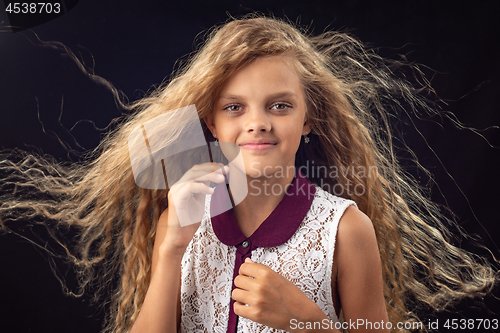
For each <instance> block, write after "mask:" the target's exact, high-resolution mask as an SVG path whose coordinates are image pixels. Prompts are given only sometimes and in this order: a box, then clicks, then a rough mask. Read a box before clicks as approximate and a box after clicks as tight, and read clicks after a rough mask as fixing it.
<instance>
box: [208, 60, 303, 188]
mask: <svg viewBox="0 0 500 333" xmlns="http://www.w3.org/2000/svg"><path fill="white" fill-rule="evenodd" d="M207 124H208V125H209V127H210V129H211V130H212V133H213V134H214V135H215V136H216V137H217V139H219V141H220V142H223V143H224V142H227V143H229V144H234V145H236V146H238V147H239V149H241V153H242V157H243V163H244V167H245V172H246V174H247V175H249V176H253V177H262V176H266V177H272V176H273V175H274V176H277V177H278V176H281V177H287V175H288V176H290V175H292V177H293V172H292V171H293V166H294V165H295V154H296V152H297V149H298V147H299V144H300V140H301V136H302V135H305V134H306V133H309V132H310V127H309V124H308V122H307V117H306V103H305V98H304V92H303V89H302V86H301V84H300V81H299V78H298V76H297V74H296V73H295V71H294V69H293V68H292V66H291V65H289V64H288V63H287V62H286V61H284V59H283V58H282V57H261V58H258V59H256V60H254V61H253V62H252V63H250V64H249V65H247V66H245V67H243V68H241V69H240V70H238V71H237V72H236V73H235V74H233V75H232V76H231V77H230V78H229V80H228V81H227V82H226V83H225V85H224V86H223V88H222V90H221V93H220V95H219V96H218V98H217V100H216V103H215V108H214V112H213V116H212V117H210V118H209V119H207ZM224 145H226V144H222V145H221V147H222V148H224ZM280 171H281V174H279V175H278V172H280ZM287 171H288V174H287ZM287 178H288V177H287Z"/></svg>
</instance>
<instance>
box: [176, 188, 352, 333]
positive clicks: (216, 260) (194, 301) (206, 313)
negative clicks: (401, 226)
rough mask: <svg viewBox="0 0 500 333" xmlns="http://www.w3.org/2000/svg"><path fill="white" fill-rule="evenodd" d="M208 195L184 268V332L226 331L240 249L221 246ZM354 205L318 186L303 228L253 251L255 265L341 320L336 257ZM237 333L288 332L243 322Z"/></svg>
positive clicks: (334, 317) (245, 319)
mask: <svg viewBox="0 0 500 333" xmlns="http://www.w3.org/2000/svg"><path fill="white" fill-rule="evenodd" d="M210 199H211V196H207V200H206V209H205V215H204V217H203V220H202V223H201V225H200V228H199V229H198V231H197V232H196V234H195V236H194V237H193V240H192V241H191V243H190V244H189V246H188V248H187V250H186V253H185V255H184V257H183V260H182V268H181V278H182V285H181V332H189V333H192V332H217V333H225V332H227V327H228V320H229V312H230V309H229V305H230V300H231V298H230V297H231V292H232V283H233V272H234V267H235V256H236V247H234V246H227V245H225V244H224V243H222V242H221V241H220V240H219V239H218V237H217V236H216V234H215V233H214V230H213V228H212V223H211V218H210V214H209V213H208V212H209V207H210ZM350 205H355V203H354V202H353V201H351V200H346V199H343V198H339V197H336V196H334V195H332V194H330V193H328V192H326V191H324V190H322V189H321V188H319V187H316V193H315V194H314V198H313V199H312V204H311V206H310V208H309V211H308V212H307V214H306V216H305V217H304V219H303V220H302V222H301V224H300V226H299V227H298V229H297V230H296V232H295V233H294V234H293V236H292V237H291V238H290V239H288V241H286V242H285V243H284V244H282V245H279V246H275V247H260V248H257V249H255V250H254V251H252V254H251V259H252V260H253V261H254V262H257V263H261V264H264V265H267V266H268V267H270V268H272V269H273V270H274V271H276V272H278V273H279V274H281V275H282V276H284V277H285V278H287V279H288V280H290V281H291V282H293V283H294V284H295V285H296V286H297V287H299V288H300V289H301V290H302V291H303V292H304V294H305V295H307V297H309V298H310V299H311V300H312V301H313V302H315V303H316V304H317V305H318V306H319V308H320V309H322V310H323V312H324V313H325V314H326V315H327V316H328V318H330V320H331V321H332V322H336V321H338V318H337V315H336V314H335V309H334V305H333V299H332V290H331V279H332V276H331V275H332V265H333V252H334V249H335V240H336V235H337V227H338V224H339V220H340V218H341V216H342V214H343V213H344V211H345V210H346V208H347V207H349V206H350ZM237 332H238V333H240V332H241V333H243V332H244V333H247V332H248V333H250V332H252V333H256V332H259V333H260V332H266V333H267V332H285V331H282V330H277V329H273V328H270V327H268V326H265V325H262V324H259V323H256V322H253V321H251V320H249V319H247V318H243V317H239V318H238V324H237Z"/></svg>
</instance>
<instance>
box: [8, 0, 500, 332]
mask: <svg viewBox="0 0 500 333" xmlns="http://www.w3.org/2000/svg"><path fill="white" fill-rule="evenodd" d="M2 5H3V4H0V12H1V13H2V15H3V16H2V17H0V22H1V25H0V27H1V30H2V32H1V33H0V101H1V102H0V147H2V148H14V147H18V148H21V149H25V150H29V151H37V152H39V153H40V152H43V153H48V154H51V155H53V156H55V157H56V158H58V159H59V160H61V161H71V160H73V161H75V160H77V159H78V157H77V156H76V155H71V154H70V155H68V153H67V151H66V150H65V149H64V148H63V147H62V146H61V145H60V144H59V143H58V141H57V140H56V139H55V137H54V135H52V134H51V133H55V134H57V136H59V137H60V138H61V139H63V140H65V141H67V142H68V143H69V144H70V145H71V146H72V147H73V148H74V149H76V150H78V151H82V149H81V148H79V147H78V146H77V145H76V144H75V143H74V141H73V139H72V138H71V136H69V135H68V133H67V131H66V130H67V129H70V128H72V127H73V125H75V123H77V122H78V121H80V120H91V121H93V122H94V123H95V126H96V127H98V128H104V127H106V126H107V125H108V124H109V123H110V121H111V120H112V119H113V118H115V117H118V116H120V114H121V112H122V111H123V110H121V109H120V108H119V107H117V106H116V105H115V102H114V100H113V96H112V94H111V93H110V92H109V90H107V89H106V88H105V87H104V86H103V85H101V84H99V83H96V82H95V81H93V80H91V79H90V78H89V77H88V76H86V75H84V74H83V73H82V72H81V71H79V69H78V68H77V66H76V65H75V63H74V62H73V61H72V60H70V59H69V58H68V57H67V56H64V55H63V53H62V52H60V51H58V50H56V49H54V48H48V47H44V46H43V44H42V43H40V42H39V41H37V40H36V36H35V33H36V35H38V36H39V38H40V39H41V40H43V41H56V42H60V43H63V44H64V45H66V46H67V47H69V48H70V49H72V50H73V52H75V54H77V55H78V56H79V57H81V59H83V60H84V62H85V63H86V64H87V65H89V66H90V67H92V63H93V61H95V67H94V70H95V74H97V75H99V76H101V77H103V78H105V79H107V80H109V81H110V82H111V83H112V84H113V85H114V86H116V87H117V88H118V89H120V90H121V91H123V92H124V94H125V95H126V96H127V97H128V98H129V100H130V101H133V100H136V99H138V98H140V97H142V96H144V93H145V92H147V91H148V90H150V89H151V88H152V86H153V85H158V84H160V83H161V82H162V81H163V80H164V79H165V78H166V77H168V76H169V74H170V73H171V71H172V69H173V68H174V64H175V62H176V60H177V59H179V58H180V57H183V56H184V55H186V54H187V53H189V52H192V51H194V50H195V49H196V45H197V42H196V41H195V39H196V37H197V36H198V37H200V35H199V34H200V33H203V32H204V31H206V30H207V29H209V28H210V27H211V26H213V25H214V24H217V23H220V22H223V21H225V20H226V19H227V18H228V15H229V14H230V15H233V16H238V15H242V14H246V13H249V12H252V11H260V12H262V13H264V14H268V13H273V14H274V15H275V16H277V17H285V16H286V17H288V18H289V19H290V20H292V21H297V22H300V23H301V24H302V25H305V26H310V28H311V30H313V31H314V32H315V33H320V32H322V31H323V30H325V29H348V30H349V31H350V32H351V33H352V34H354V35H356V36H357V37H359V38H360V39H361V40H362V41H363V42H365V43H367V44H368V45H370V46H372V47H376V48H379V51H378V52H379V53H380V54H382V55H383V56H386V57H390V58H394V59H395V58H397V57H398V54H405V55H406V56H407V58H408V60H410V61H412V62H416V63H420V64H423V66H422V68H423V69H424V71H425V73H426V75H427V78H428V79H429V80H431V82H432V85H433V87H434V88H435V89H436V91H437V93H438V95H439V96H440V97H441V98H443V99H445V100H446V101H447V102H448V104H447V105H444V104H443V105H442V106H443V109H444V110H445V111H449V112H451V113H452V114H453V115H455V116H456V117H457V118H458V119H459V120H460V121H461V122H463V123H464V124H465V125H466V126H468V127H473V128H476V129H480V130H481V129H486V128H488V127H491V126H498V125H500V97H499V96H500V79H499V77H500V60H499V51H500V48H499V46H500V20H499V19H498V17H499V16H500V2H498V1H494V0H490V1H476V2H471V1H469V2H464V1H453V2H451V1H450V2H448V1H393V2H389V3H388V2H377V1H319V0H310V1H293V2H292V1H275V2H273V3H272V4H271V3H267V2H265V1H239V2H238V1H218V2H215V1H199V0H197V1H189V0H188V1H184V2H183V3H182V4H181V2H180V1H175V2H174V1H129V0H121V1H117V0H110V1H91V0H82V1H80V2H79V3H78V4H77V5H76V6H75V7H74V8H73V9H72V10H71V11H69V12H68V13H66V14H64V15H63V16H61V17H58V18H56V19H55V20H53V21H50V22H47V23H45V24H42V25H39V26H37V27H34V28H32V29H29V30H25V31H23V32H18V33H12V32H11V31H10V29H9V28H8V27H7V26H8V24H9V23H8V21H7V20H6V19H5V15H4V8H2V7H1V6H2ZM198 41H199V39H198ZM62 100H64V104H63V113H62V118H61V122H60V123H59V122H58V117H59V115H60V112H61V102H62ZM37 110H38V112H39V117H40V120H41V121H42V122H43V124H44V126H45V132H46V133H49V134H44V132H43V130H42V125H41V124H40V122H39V121H38V118H37V117H38V116H37ZM412 120H413V121H414V122H415V126H414V125H412V124H411V122H409V119H406V120H405V121H406V122H409V124H408V125H404V124H399V125H398V131H400V132H401V133H403V138H404V140H405V142H406V144H407V145H408V146H409V147H410V148H411V149H412V150H413V151H415V153H416V155H417V157H418V159H419V161H420V162H421V163H422V164H423V165H424V166H425V167H427V168H428V169H429V170H430V171H431V172H432V173H433V174H434V176H435V180H436V183H437V185H435V186H434V187H433V188H432V198H433V200H435V201H437V202H440V203H443V204H447V205H448V206H449V207H450V208H451V209H452V210H453V211H454V213H456V214H457V216H458V222H459V224H460V225H461V226H462V227H463V228H464V229H465V230H466V232H467V233H469V234H470V235H477V236H480V237H482V239H483V243H484V244H486V245H487V246H488V247H489V248H490V249H491V250H492V251H493V253H494V254H495V255H496V256H497V257H498V256H500V251H499V249H498V246H499V245H498V243H499V242H498V240H499V239H500V232H499V231H498V222H499V218H498V214H497V208H498V205H499V203H500V200H499V199H500V195H499V194H498V186H499V185H500V177H499V176H498V170H499V168H498V165H499V162H500V150H499V147H500V130H499V129H498V128H489V129H487V130H484V131H481V132H479V134H478V133H474V132H473V131H471V130H466V129H465V130H460V129H458V128H457V127H456V126H454V125H453V123H452V122H451V121H450V120H448V119H446V118H443V119H439V118H437V117H436V118H430V119H429V118H425V119H418V118H416V117H413V118H412ZM415 128H417V129H418V131H417V130H416V129H415ZM419 133H421V135H420V134H419ZM71 134H72V136H73V137H74V138H75V139H76V140H77V141H78V143H79V144H80V145H81V146H82V147H84V148H86V149H90V148H93V147H95V145H96V144H97V143H98V142H99V140H100V138H101V135H102V132H100V131H98V130H96V129H95V128H94V126H93V125H92V124H91V123H90V122H88V121H84V122H80V123H79V124H78V125H76V126H75V127H74V128H73V130H72V131H71ZM483 136H484V137H483ZM490 145H491V146H490ZM492 146H493V147H492ZM400 156H401V157H402V158H406V157H407V154H405V153H404V152H400ZM405 165H406V162H405ZM408 165H409V164H408ZM408 171H410V172H415V169H414V168H411V167H410V166H408ZM416 175H417V176H421V174H416ZM422 181H423V182H424V181H426V179H425V178H422ZM444 198H446V200H445V199H444ZM457 244H460V241H458V242H457ZM461 246H462V247H464V248H466V249H468V250H471V251H473V252H475V253H478V254H482V255H487V252H485V251H484V250H482V249H480V248H478V247H476V246H474V245H473V243H472V242H470V241H467V240H462V242H461ZM62 270H64V268H62ZM69 279H71V278H69ZM498 304H499V303H498V301H496V300H495V299H493V298H492V297H489V298H487V299H486V306H487V307H489V309H490V310H491V311H496V314H495V313H489V312H488V311H486V310H485V309H484V308H483V307H482V306H481V305H480V304H479V303H478V302H477V301H472V300H469V301H466V302H463V303H462V304H460V305H459V306H457V308H456V309H455V310H451V311H450V312H448V313H444V314H439V315H437V316H435V315H433V314H431V313H423V314H424V315H426V316H427V317H425V318H426V319H425V321H424V322H427V320H428V319H429V318H430V319H432V320H435V319H436V318H437V319H439V320H440V322H439V325H440V329H439V331H446V330H445V329H444V328H443V324H444V322H445V320H446V319H462V318H490V319H491V318H498V317H499V315H498V313H500V309H499V308H498ZM102 316H103V314H102V311H99V310H96V307H90V306H88V300H87V299H83V300H82V299H72V298H70V297H64V296H63V293H62V290H61V287H60V285H59V284H58V282H57V280H56V279H55V278H54V275H53V274H52V272H51V271H50V268H49V265H48V263H47V261H46V255H45V254H43V251H40V250H36V249H35V247H33V246H32V245H30V244H29V243H28V242H26V241H23V240H22V239H20V238H19V237H15V236H12V235H1V236H0V332H98V331H99V327H100V320H102Z"/></svg>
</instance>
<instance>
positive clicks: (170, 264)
mask: <svg viewBox="0 0 500 333" xmlns="http://www.w3.org/2000/svg"><path fill="white" fill-rule="evenodd" d="M167 226H168V209H166V210H165V211H164V212H163V214H162V217H161V218H160V220H159V221H158V227H157V230H156V238H155V245H154V249H153V262H152V268H151V283H150V284H149V288H148V292H147V294H146V298H145V299H144V303H143V305H142V308H141V312H140V313H139V316H138V317H137V319H136V321H135V323H134V326H133V327H132V330H131V333H135V332H151V333H154V332H162V333H174V332H177V330H178V327H179V322H180V283H181V282H180V272H181V260H182V255H183V253H184V252H183V251H179V250H177V251H176V250H175V249H173V248H171V247H170V248H169V247H167V246H161V245H160V244H163V245H165V243H166V242H164V240H165V236H166V234H167V229H168V227H167Z"/></svg>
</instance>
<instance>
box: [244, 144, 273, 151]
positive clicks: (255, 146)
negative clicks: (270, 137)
mask: <svg viewBox="0 0 500 333" xmlns="http://www.w3.org/2000/svg"><path fill="white" fill-rule="evenodd" d="M275 146H276V143H247V144H244V145H241V146H240V147H241V148H242V149H247V150H266V149H272V148H274V147H275Z"/></svg>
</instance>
